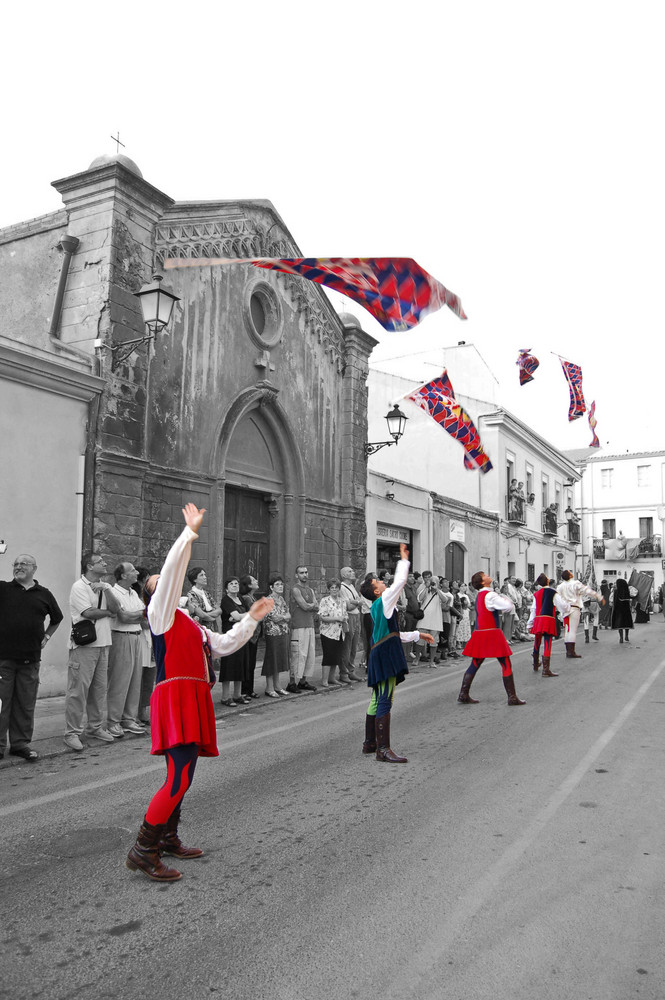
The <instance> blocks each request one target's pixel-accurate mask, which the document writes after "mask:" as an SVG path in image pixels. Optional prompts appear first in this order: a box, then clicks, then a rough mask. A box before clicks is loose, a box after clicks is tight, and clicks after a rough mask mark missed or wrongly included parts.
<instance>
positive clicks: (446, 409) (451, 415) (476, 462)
mask: <svg viewBox="0 0 665 1000" xmlns="http://www.w3.org/2000/svg"><path fill="white" fill-rule="evenodd" d="M400 399H406V400H408V402H410V403H414V404H415V405H416V406H419V407H420V409H421V410H424V411H425V413H427V414H429V416H430V417H431V418H432V420H435V421H436V422H437V424H440V426H441V427H443V429H444V430H445V431H447V432H448V433H449V434H450V435H451V436H452V437H454V438H455V440H456V441H459V443H460V444H461V445H462V447H463V448H464V465H465V468H467V469H480V471H481V472H489V471H490V469H491V468H492V463H491V462H490V460H489V455H487V454H486V452H485V451H484V449H483V444H482V441H481V440H480V435H479V433H478V431H477V430H476V426H475V424H474V422H473V420H472V419H471V417H470V416H469V414H468V413H467V412H466V410H465V409H463V407H461V406H460V404H459V403H458V402H457V400H456V399H455V393H454V391H453V387H452V384H451V382H450V379H449V378H448V372H447V371H446V369H445V368H444V369H443V372H442V373H441V375H440V376H439V378H435V379H432V381H431V382H426V383H425V385H421V386H419V388H417V389H412V390H410V391H409V392H407V393H406V394H405V395H404V396H400Z"/></svg>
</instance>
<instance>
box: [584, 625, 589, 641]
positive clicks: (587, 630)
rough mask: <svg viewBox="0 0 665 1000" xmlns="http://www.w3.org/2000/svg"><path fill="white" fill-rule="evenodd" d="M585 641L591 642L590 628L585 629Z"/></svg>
mask: <svg viewBox="0 0 665 1000" xmlns="http://www.w3.org/2000/svg"><path fill="white" fill-rule="evenodd" d="M584 641H585V642H588V641H589V629H588V628H585V629H584Z"/></svg>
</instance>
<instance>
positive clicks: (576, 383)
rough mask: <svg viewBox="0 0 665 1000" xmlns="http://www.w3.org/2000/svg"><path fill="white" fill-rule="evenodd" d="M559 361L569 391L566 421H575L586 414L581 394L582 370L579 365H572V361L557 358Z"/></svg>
mask: <svg viewBox="0 0 665 1000" xmlns="http://www.w3.org/2000/svg"><path fill="white" fill-rule="evenodd" d="M559 360H560V361H561V367H562V368H563V374H564V375H565V377H566V381H567V383H568V388H569V390H570V406H569V407H568V419H569V420H577V418H578V417H581V416H582V415H583V414H584V413H586V403H585V402H584V395H583V393H582V369H581V368H580V366H579V365H574V364H573V362H572V361H564V360H563V358H559Z"/></svg>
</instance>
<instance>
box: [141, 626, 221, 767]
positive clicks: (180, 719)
mask: <svg viewBox="0 0 665 1000" xmlns="http://www.w3.org/2000/svg"><path fill="white" fill-rule="evenodd" d="M204 638H205V635H204V633H203V631H202V630H201V629H200V628H199V626H198V625H197V624H196V623H195V622H193V621H192V619H191V618H190V617H189V616H188V615H186V614H184V613H183V612H182V611H176V613H175V617H174V619H173V625H172V626H171V628H170V629H169V630H168V631H167V632H164V634H163V635H154V634H153V637H152V641H153V645H154V648H155V662H156V665H157V684H156V685H155V690H154V691H153V693H152V697H151V699H150V731H151V735H152V750H151V751H150V752H151V753H155V754H163V753H164V751H165V750H168V749H169V748H170V747H175V746H179V745H181V744H185V743H197V744H198V746H199V757H218V756H219V750H218V749H217V732H216V729H215V712H214V709H213V705H212V696H211V694H210V677H209V673H208V661H207V658H206V655H205V651H204V648H203V641H204Z"/></svg>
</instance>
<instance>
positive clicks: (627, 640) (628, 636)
mask: <svg viewBox="0 0 665 1000" xmlns="http://www.w3.org/2000/svg"><path fill="white" fill-rule="evenodd" d="M624 632H625V633H626V642H630V633H629V632H628V629H627V628H625V629H624Z"/></svg>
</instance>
